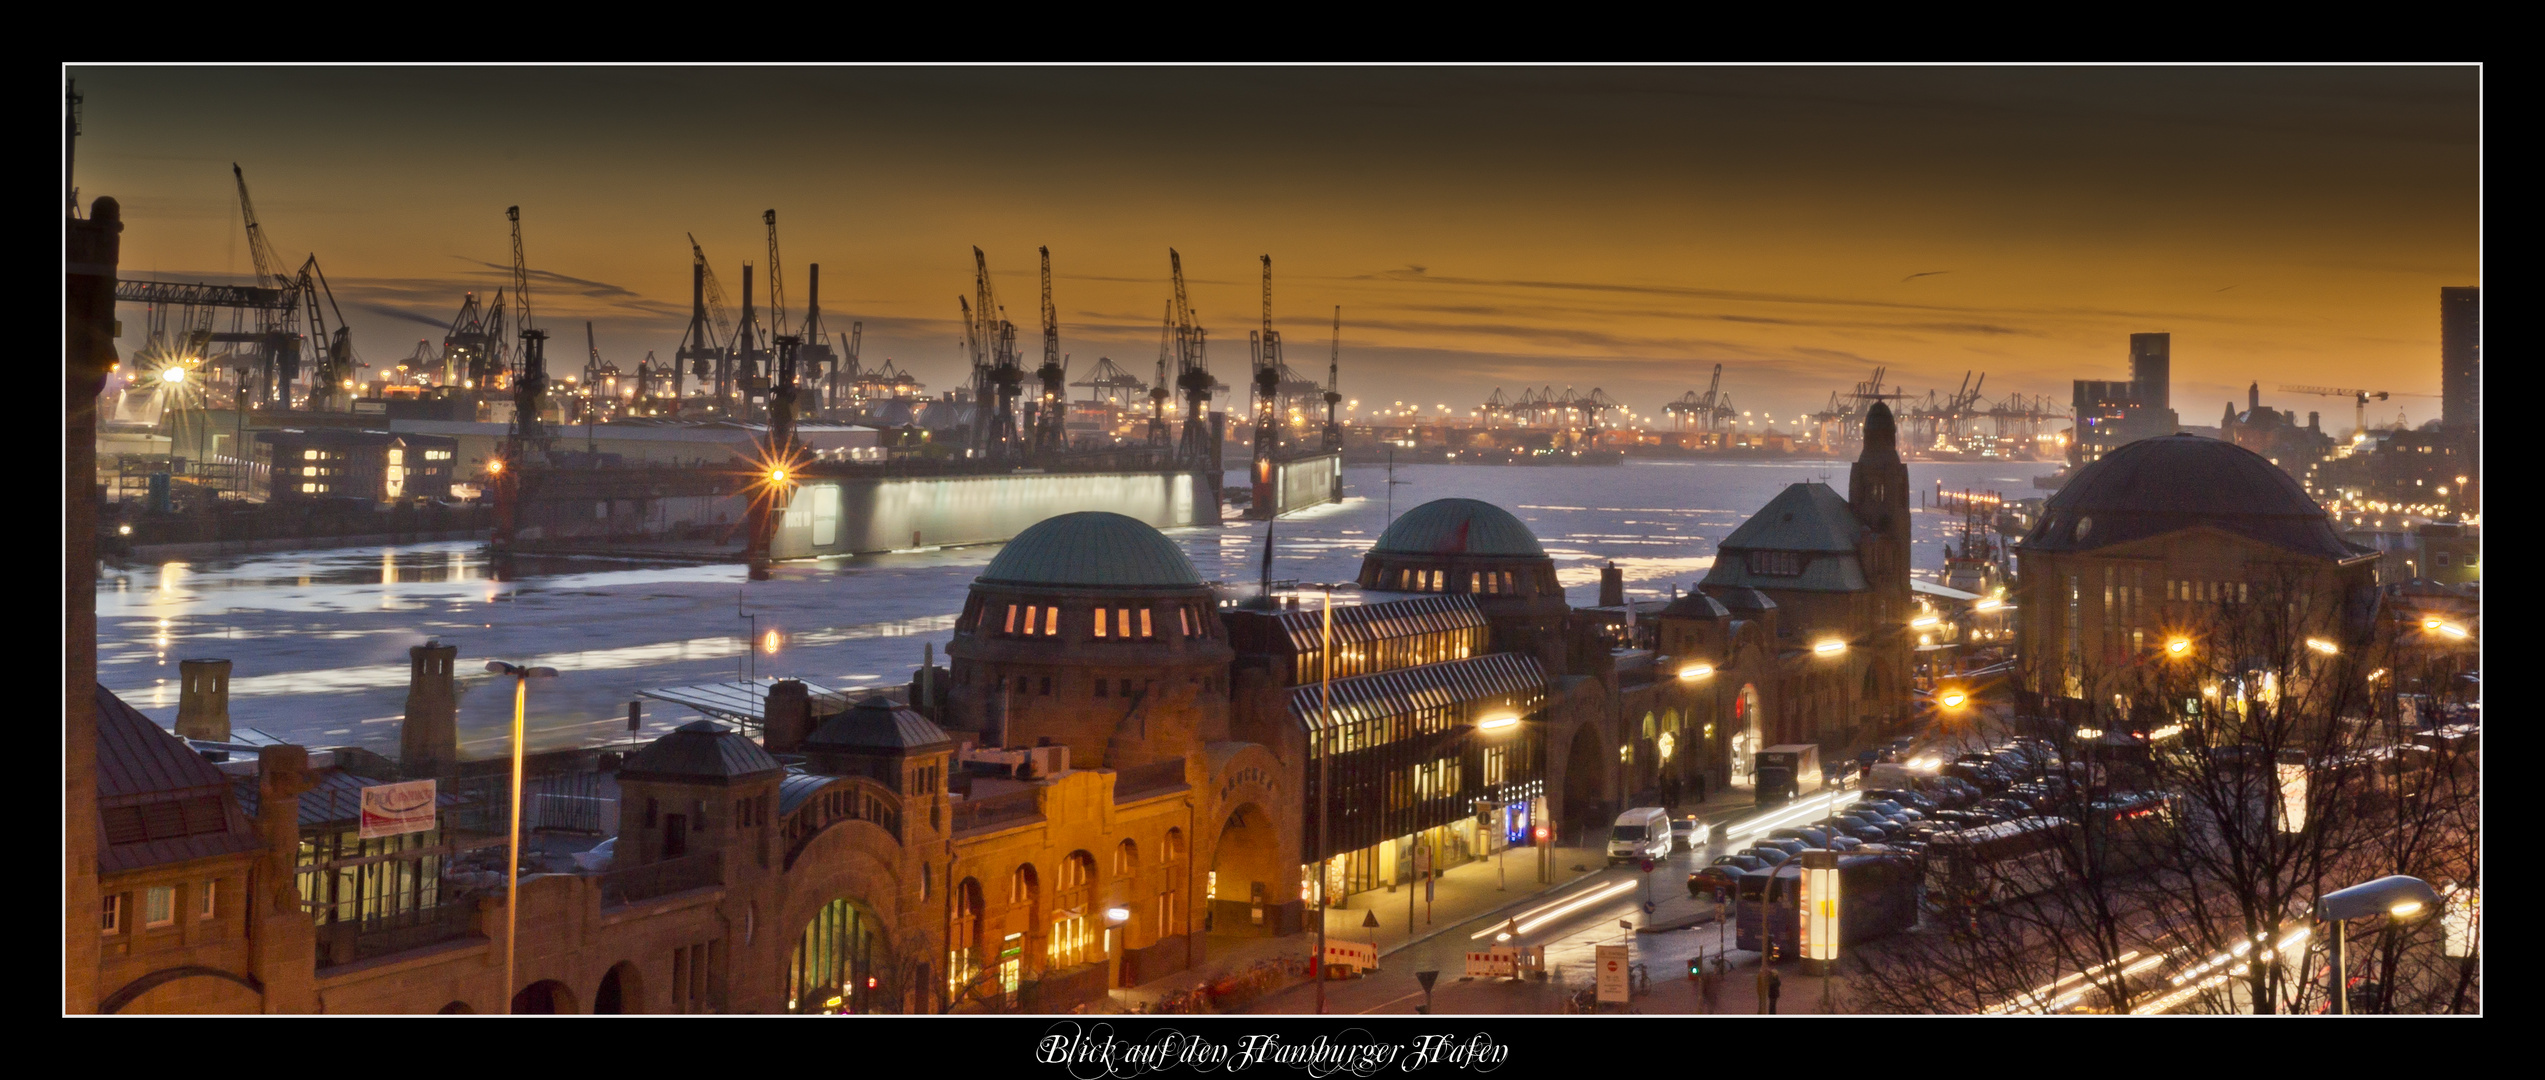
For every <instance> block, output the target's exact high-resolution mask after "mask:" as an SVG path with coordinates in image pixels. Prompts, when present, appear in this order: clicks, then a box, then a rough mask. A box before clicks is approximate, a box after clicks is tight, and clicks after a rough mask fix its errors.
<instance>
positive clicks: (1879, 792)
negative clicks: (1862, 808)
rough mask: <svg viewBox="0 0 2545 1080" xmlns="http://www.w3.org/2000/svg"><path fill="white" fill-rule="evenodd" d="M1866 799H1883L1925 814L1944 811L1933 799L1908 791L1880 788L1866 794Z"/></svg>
mask: <svg viewBox="0 0 2545 1080" xmlns="http://www.w3.org/2000/svg"><path fill="white" fill-rule="evenodd" d="M1865 798H1868V799H1883V800H1887V801H1890V802H1896V803H1899V804H1900V805H1902V806H1905V807H1908V808H1910V809H1913V810H1916V811H1918V812H1920V813H1925V814H1932V813H1934V812H1936V811H1938V810H1941V809H1944V808H1943V807H1941V806H1938V805H1936V802H1935V800H1934V799H1933V798H1931V797H1929V796H1927V795H1925V794H1923V793H1920V792H1915V791H1906V790H1903V789H1900V788H1878V789H1875V790H1872V791H1868V792H1865Z"/></svg>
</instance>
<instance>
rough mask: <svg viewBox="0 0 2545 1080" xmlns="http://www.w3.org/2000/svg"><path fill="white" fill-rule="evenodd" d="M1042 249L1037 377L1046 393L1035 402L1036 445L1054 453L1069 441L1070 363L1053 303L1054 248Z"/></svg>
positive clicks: (1039, 450) (1035, 373) (1057, 311)
mask: <svg viewBox="0 0 2545 1080" xmlns="http://www.w3.org/2000/svg"><path fill="white" fill-rule="evenodd" d="M1039 250H1040V251H1041V252H1042V255H1043V366H1041V367H1039V368H1036V369H1034V377H1035V378H1037V379H1040V380H1042V383H1043V397H1042V400H1041V401H1038V402H1036V403H1035V405H1034V449H1035V451H1036V452H1038V453H1051V452H1054V451H1058V450H1060V449H1062V448H1063V447H1064V446H1066V445H1067V444H1068V442H1069V430H1068V426H1067V425H1066V424H1065V423H1064V421H1065V420H1066V419H1067V417H1066V416H1065V415H1064V413H1065V411H1066V410H1067V409H1068V401H1069V389H1068V387H1067V385H1066V384H1067V383H1068V381H1069V366H1068V364H1067V363H1065V362H1064V361H1063V360H1062V358H1061V355H1060V309H1059V308H1056V307H1054V306H1052V249H1050V248H1048V247H1046V248H1041V249H1039Z"/></svg>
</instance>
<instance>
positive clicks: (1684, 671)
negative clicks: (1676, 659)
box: [1679, 664, 1714, 682]
mask: <svg viewBox="0 0 2545 1080" xmlns="http://www.w3.org/2000/svg"><path fill="white" fill-rule="evenodd" d="M1712 674H1714V665H1712V664H1690V665H1688V666H1687V667H1683V668H1680V669H1679V677H1680V678H1682V679H1686V680H1688V681H1690V682H1695V681H1696V680H1698V679H1702V678H1705V677H1706V676H1708V675H1712Z"/></svg>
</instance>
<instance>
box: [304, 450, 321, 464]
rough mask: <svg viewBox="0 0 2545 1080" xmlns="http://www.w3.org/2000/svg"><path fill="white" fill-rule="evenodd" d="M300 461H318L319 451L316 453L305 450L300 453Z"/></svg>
mask: <svg viewBox="0 0 2545 1080" xmlns="http://www.w3.org/2000/svg"><path fill="white" fill-rule="evenodd" d="M300 459H301V460H302V461H316V460H318V451H316V450H303V451H301V452H300Z"/></svg>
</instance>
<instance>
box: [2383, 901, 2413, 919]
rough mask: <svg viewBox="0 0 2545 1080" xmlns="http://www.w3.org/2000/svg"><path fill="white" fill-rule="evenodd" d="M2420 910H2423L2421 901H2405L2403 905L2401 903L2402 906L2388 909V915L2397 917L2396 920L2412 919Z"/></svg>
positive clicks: (2398, 905)
mask: <svg viewBox="0 0 2545 1080" xmlns="http://www.w3.org/2000/svg"><path fill="white" fill-rule="evenodd" d="M2420 910H2421V901H2419V900H2406V901H2404V902H2403V903H2400V904H2397V905H2395V906H2393V907H2390V908H2387V909H2386V914H2388V915H2392V916H2394V917H2396V918H2398V919H2404V918H2410V917H2412V915H2413V914H2414V913H2416V912H2419V911H2420Z"/></svg>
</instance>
